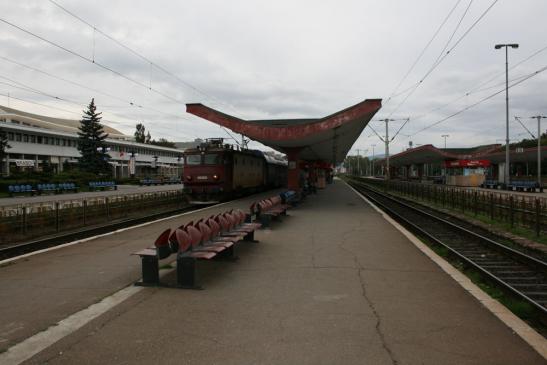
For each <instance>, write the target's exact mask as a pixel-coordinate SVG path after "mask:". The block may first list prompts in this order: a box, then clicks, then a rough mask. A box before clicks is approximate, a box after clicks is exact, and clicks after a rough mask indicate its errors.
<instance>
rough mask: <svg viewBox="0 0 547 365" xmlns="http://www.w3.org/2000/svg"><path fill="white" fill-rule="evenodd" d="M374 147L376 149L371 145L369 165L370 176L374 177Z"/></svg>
mask: <svg viewBox="0 0 547 365" xmlns="http://www.w3.org/2000/svg"><path fill="white" fill-rule="evenodd" d="M374 147H376V145H375V144H373V145H372V161H370V165H371V170H372V171H371V176H373V177H374Z"/></svg>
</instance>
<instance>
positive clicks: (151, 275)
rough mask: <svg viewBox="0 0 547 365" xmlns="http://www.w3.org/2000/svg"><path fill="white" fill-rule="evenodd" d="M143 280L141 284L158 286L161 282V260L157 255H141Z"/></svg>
mask: <svg viewBox="0 0 547 365" xmlns="http://www.w3.org/2000/svg"><path fill="white" fill-rule="evenodd" d="M141 263H142V281H141V282H138V283H135V285H139V286H157V285H159V284H160V269H159V262H158V258H157V257H156V256H141Z"/></svg>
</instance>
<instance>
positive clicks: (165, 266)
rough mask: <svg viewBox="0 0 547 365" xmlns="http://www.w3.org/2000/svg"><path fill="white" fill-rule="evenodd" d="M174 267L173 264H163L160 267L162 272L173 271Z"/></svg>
mask: <svg viewBox="0 0 547 365" xmlns="http://www.w3.org/2000/svg"><path fill="white" fill-rule="evenodd" d="M172 268H173V266H172V265H171V264H163V265H161V266H160V270H168V269H172Z"/></svg>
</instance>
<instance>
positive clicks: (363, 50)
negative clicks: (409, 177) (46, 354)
mask: <svg viewBox="0 0 547 365" xmlns="http://www.w3.org/2000/svg"><path fill="white" fill-rule="evenodd" d="M58 1H59V3H60V4H62V5H63V6H65V7H67V8H68V9H70V10H71V11H73V12H74V13H76V14H78V15H79V16H81V17H83V18H84V19H86V20H88V21H89V22H90V23H92V24H94V25H95V26H97V27H98V28H99V29H102V30H103V31H105V32H107V33H108V34H111V35H112V36H114V37H115V38H116V39H119V40H120V41H121V42H123V43H124V44H126V45H128V46H130V47H132V48H134V49H135V50H137V51H139V52H140V53H142V54H144V55H146V56H147V57H148V58H149V59H151V60H153V61H154V62H156V63H157V64H159V65H162V66H163V67H165V68H166V69H168V70H170V71H172V72H173V73H174V74H175V75H177V76H178V77H180V78H181V79H183V80H185V81H186V82H188V83H190V84H191V85H193V86H194V87H196V88H197V89H199V90H202V91H203V92H204V94H206V95H203V94H202V93H200V92H198V91H196V90H194V89H192V88H190V87H187V86H184V85H182V84H181V83H180V82H179V81H177V80H175V79H174V78H172V77H170V76H167V75H165V74H164V73H163V72H161V71H159V70H157V69H152V78H150V65H149V64H147V63H146V62H145V61H143V60H142V59H139V58H137V57H135V56H134V55H132V54H131V53H130V52H128V51H127V50H124V49H123V48H121V47H119V46H118V45H116V44H114V43H113V42H111V41H110V40H108V39H105V38H104V37H103V36H101V35H99V34H95V37H94V34H93V31H92V30H91V29H90V28H89V27H87V26H85V25H84V24H82V23H80V22H79V21H77V20H75V19H74V18H72V17H70V16H69V15H67V14H66V13H64V12H62V11H61V10H60V9H58V8H57V7H55V6H54V5H53V4H51V3H50V2H47V1H38V0H34V1H32V0H29V1H25V2H15V1H5V2H2V3H0V14H2V15H1V17H2V18H5V19H6V20H8V21H12V22H14V23H16V24H18V25H20V26H22V27H24V28H28V29H29V30H30V31H33V32H36V33H37V34H39V35H41V36H43V37H46V38H48V39H51V40H52V41H55V42H58V43H59V44H61V45H63V46H64V47H67V48H69V49H71V50H74V51H75V52H78V53H81V54H82V55H84V56H85V57H92V55H93V39H94V38H95V58H96V60H97V61H99V62H101V63H103V64H105V65H107V66H108V67H111V68H112V69H114V70H117V71H120V72H122V73H124V74H125V75H127V76H129V77H131V78H134V79H136V80H138V81H139V82H141V83H143V84H146V85H148V84H149V83H150V81H151V82H152V86H153V87H154V88H155V89H157V90H159V91H161V92H162V93H164V94H166V95H169V96H170V97H172V98H174V99H175V100H177V101H178V102H173V101H171V100H168V99H166V98H164V97H162V96H160V95H157V94H155V93H153V92H151V91H150V90H147V89H145V88H141V87H139V86H136V85H135V84H132V83H130V82H128V81H127V80H124V79H121V78H119V77H117V76H115V75H113V74H111V73H109V72H107V71H104V70H101V69H100V68H98V67H97V66H96V65H93V64H90V63H87V62H85V61H82V60H80V59H78V58H77V57H74V56H72V55H69V54H68V53H66V52H63V51H61V50H58V49H56V48H54V47H52V46H50V45H47V44H45V43H44V42H41V41H39V40H36V39H34V38H32V37H29V36H28V35H25V34H24V33H21V32H19V31H17V30H15V29H13V28H11V27H8V26H6V25H5V24H0V44H1V45H2V51H0V55H1V56H5V57H9V58H12V59H15V60H17V61H19V62H23V63H25V64H28V65H30V66H33V67H37V68H40V69H44V70H46V71H48V72H51V73H54V74H58V75H60V76H62V77H65V78H67V79H71V80H76V81H78V82H80V83H83V84H85V85H89V86H90V87H92V88H95V89H99V90H101V91H104V92H107V93H109V94H114V95H117V96H119V97H121V98H122V99H127V100H130V101H132V102H134V103H136V104H139V105H146V106H149V107H151V108H153V109H158V110H161V111H162V112H163V113H157V112H154V111H152V110H146V109H140V108H136V107H131V106H127V105H126V104H125V103H123V102H121V101H119V100H116V99H112V98H108V97H106V96H104V95H100V94H97V93H93V92H91V91H89V90H84V89H82V88H78V87H75V86H72V85H69V84H66V83H63V82H61V81H56V80H52V79H50V78H48V77H45V76H43V75H39V74H36V73H35V72H32V71H29V70H25V69H23V68H21V67H19V66H15V65H12V64H9V63H6V62H4V61H0V65H1V71H0V75H4V76H12V77H13V78H14V79H16V80H17V81H19V82H22V83H25V84H28V85H31V86H33V87H35V88H37V89H40V90H44V91H46V92H48V93H51V94H54V95H57V96H60V97H63V98H66V99H69V100H74V101H76V102H78V103H82V105H81V106H78V105H72V104H68V103H64V102H61V101H56V100H53V99H48V98H46V97H43V96H40V95H36V94H32V93H28V92H22V91H19V90H17V89H15V88H9V87H6V86H4V85H0V92H2V93H6V92H10V93H11V94H12V95H14V96H19V97H21V98H26V99H28V100H32V101H37V102H40V103H45V104H48V105H52V106H57V107H62V108H65V109H69V110H71V111H74V112H77V113H79V112H81V110H82V109H83V108H84V106H85V104H86V103H87V102H88V101H89V99H90V98H91V97H95V98H96V99H97V102H98V105H99V107H100V108H101V106H102V108H103V109H102V110H103V111H104V116H105V119H108V120H112V121H116V122H117V123H116V124H112V126H113V127H116V128H119V129H120V130H122V131H124V132H126V133H132V131H133V128H134V124H135V123H136V122H139V121H144V122H145V124H146V125H147V127H148V128H149V129H150V130H151V131H152V134H153V135H155V136H156V137H166V138H169V139H191V138H194V137H196V136H200V137H210V136H219V135H225V136H227V135H226V133H224V132H222V131H221V130H220V128H219V127H218V126H216V125H213V124H212V123H209V122H206V121H204V120H201V119H199V118H195V117H193V116H191V115H188V114H186V113H185V108H184V103H187V102H202V103H204V104H207V105H210V106H212V107H214V108H217V109H220V110H222V111H224V112H226V113H232V114H235V115H237V116H240V117H242V118H245V119H259V118H287V117H295V118H299V117H321V116H324V115H328V114H331V113H333V112H335V111H337V110H340V109H343V108H345V107H347V106H349V105H352V104H354V103H356V102H359V101H361V100H363V99H366V98H384V103H385V102H386V100H387V98H388V97H389V96H390V93H391V92H392V91H393V89H394V88H395V86H396V85H397V83H398V82H399V81H400V79H401V78H402V76H403V75H404V74H405V73H406V71H407V70H408V68H409V67H410V65H411V64H412V62H413V61H414V60H415V59H416V57H417V56H418V54H419V53H420V51H421V50H422V48H423V47H424V45H425V44H426V43H427V41H428V40H429V39H430V37H431V35H432V34H433V32H434V31H435V29H436V28H437V27H438V25H439V24H440V22H441V20H442V19H443V18H444V16H445V15H446V14H447V12H448V10H449V9H450V8H451V7H452V6H453V4H454V1H452V0H444V1H436V2H431V1H426V0H416V1H412V2H407V1H402V0H388V1H382V2H378V1H356V0H355V1H351V0H343V1H322V2H317V1H299V2H291V1H288V0H287V1H276V2H271V1H255V2H248V1H238V0H235V1H230V2H224V1H220V0H217V1H197V0H192V1H185V2H168V1H163V2H159V3H158V2H149V1H144V0H141V1H122V0H119V1H113V0H110V1H104V0H99V1H95V2H81V1H76V0H58ZM463 3H464V2H462V4H461V5H460V7H459V8H458V9H457V11H456V12H455V13H454V16H453V17H452V18H450V19H449V21H448V22H447V24H446V27H445V28H443V30H442V31H441V32H440V34H439V36H438V38H437V39H436V40H435V41H434V42H433V43H432V44H431V47H430V48H429V50H428V51H427V52H426V53H425V54H424V55H423V57H422V59H421V61H420V62H419V63H418V64H417V66H416V68H415V69H414V71H413V72H412V73H411V74H410V75H409V77H408V78H407V80H406V81H405V82H404V83H403V85H402V86H401V88H400V90H403V89H405V88H407V87H409V86H410V85H412V84H413V83H415V82H417V81H419V80H420V79H421V77H422V76H423V75H425V74H426V72H427V71H428V69H429V68H430V67H431V65H432V64H433V62H434V60H435V59H436V58H437V57H438V56H439V54H440V52H441V50H442V48H443V46H444V45H445V42H446V41H447V39H448V37H449V36H450V34H451V32H452V30H453V29H454V28H455V26H456V24H457V22H458V20H459V19H458V18H459V16H460V15H461V14H462V13H463V9H464V6H465V4H463ZM489 4H490V2H489V1H481V2H474V3H473V5H472V6H471V8H470V12H469V14H468V16H467V17H466V18H465V19H464V21H463V22H462V25H461V27H460V29H459V31H458V32H457V33H456V36H455V38H454V40H456V39H458V38H459V37H460V36H461V35H462V34H463V31H464V30H465V29H467V28H468V27H469V26H470V25H471V24H472V22H473V21H474V20H475V19H476V18H477V17H478V16H479V15H480V14H481V13H482V11H483V10H484V9H485V8H486V7H487V6H488V5H489ZM546 13H547V3H545V1H542V0H522V1H519V2H518V4H517V3H515V2H498V3H497V4H496V5H495V6H494V8H493V9H492V11H491V12H490V13H489V14H488V15H487V16H486V17H485V18H484V19H483V20H482V21H481V22H480V23H479V24H478V25H477V26H476V28H475V29H473V31H472V32H470V33H469V35H468V36H467V37H466V38H465V39H464V40H463V41H462V42H461V43H460V44H459V45H458V47H457V48H456V49H454V51H452V52H451V54H450V55H449V56H448V57H446V59H445V60H444V61H443V62H442V63H441V64H440V65H439V67H438V68H436V69H435V71H434V72H432V73H431V74H430V75H429V77H428V78H427V79H426V80H425V81H424V82H423V83H422V85H421V86H420V87H419V88H418V89H417V90H416V92H415V93H414V94H413V95H412V96H411V97H410V98H409V99H408V100H407V101H406V102H405V103H404V104H403V105H402V106H401V107H400V108H399V109H398V110H397V111H396V112H395V113H393V115H392V117H395V118H406V117H411V119H412V120H411V122H409V123H408V125H407V126H406V127H405V128H404V129H403V130H402V132H401V135H399V136H398V137H397V139H396V140H395V141H394V145H393V148H392V150H394V151H399V150H401V149H402V148H403V147H404V146H406V145H407V144H408V141H409V139H411V140H413V142H415V143H419V144H426V143H433V144H437V145H439V144H441V142H442V138H441V137H440V135H441V134H444V133H448V134H450V138H449V143H450V145H452V146H471V145H474V144H486V143H495V142H496V140H499V139H502V138H504V137H503V136H504V132H503V125H504V95H503V94H500V95H498V96H496V97H494V98H492V99H491V100H488V101H487V102H484V103H482V104H480V105H479V106H477V107H475V108H473V109H471V110H469V111H467V112H465V113H463V114H460V115H458V116H457V117H454V118H452V119H449V120H448V121H446V122H444V123H442V124H440V125H438V126H436V127H433V128H431V129H428V130H426V131H424V132H421V133H419V134H417V135H415V136H412V137H410V138H408V137H406V136H405V135H409V134H412V133H414V132H415V131H417V130H419V129H421V128H423V127H424V126H427V125H430V124H432V123H434V122H436V121H438V120H441V119H442V118H444V117H446V116H447V115H450V114H451V113H454V112H457V111H458V110H460V109H462V108H464V107H466V106H467V105H470V104H472V103H474V102H476V101H478V100H480V99H481V98H482V97H485V96H487V95H489V94H491V93H492V92H495V91H496V90H498V89H496V88H494V89H491V90H486V91H484V92H481V93H477V94H473V95H470V96H468V97H466V98H463V99H461V100H459V101H458V102H457V103H454V104H451V105H449V106H447V107H445V108H443V109H441V110H437V111H433V112H430V111H431V110H432V109H434V108H438V107H439V106H442V105H444V104H446V103H449V102H451V101H453V100H454V99H456V98H458V97H460V96H462V95H464V94H465V93H466V92H468V91H470V90H471V88H473V87H474V86H476V85H478V84H480V83H481V82H482V81H484V80H487V79H488V78H490V77H491V76H492V75H496V74H499V73H502V75H501V76H500V77H498V78H497V79H496V80H495V81H494V82H493V83H492V84H495V83H499V82H503V81H504V77H503V70H504V54H503V52H501V51H496V50H494V48H493V46H494V44H496V43H500V42H518V43H520V44H521V47H520V48H519V49H518V50H511V57H510V62H511V64H516V63H517V62H519V61H520V60H523V59H524V58H526V57H527V56H528V55H530V54H532V53H533V52H535V51H536V50H538V49H540V48H542V47H544V46H547V40H546V39H545V34H546V31H547V29H546V28H547V26H546V25H545V22H544V21H543V19H542V17H543V15H544V14H546ZM545 65H547V52H544V53H542V54H540V55H538V56H537V57H535V58H533V59H532V60H530V61H529V62H526V63H524V64H522V65H521V66H519V67H518V68H516V69H514V70H511V75H512V76H513V77H517V76H520V75H524V74H527V73H530V72H533V71H535V70H537V69H539V68H540V67H542V66H545ZM546 83H547V76H545V75H540V76H537V77H535V78H533V79H531V80H529V81H527V82H525V83H523V84H522V85H519V86H517V87H515V88H514V89H512V90H511V113H512V115H524V116H528V115H529V114H531V113H532V114H534V113H535V114H537V113H544V114H545V113H547V98H545V97H544V95H543V94H542V92H541V91H542V90H544V89H545V85H546ZM492 84H489V85H492ZM489 85H487V86H489ZM404 96H405V95H402V96H400V97H398V98H394V99H393V100H391V101H390V102H389V103H387V104H386V105H385V107H384V108H383V109H382V110H381V111H380V112H379V114H378V116H377V117H378V118H385V117H387V116H388V115H389V114H390V113H391V111H392V110H393V108H395V107H396V106H397V105H398V104H399V102H400V101H401V100H402V99H403V98H404ZM11 102H12V103H16V104H17V106H19V107H21V108H24V109H26V110H29V111H31V112H40V113H44V114H47V115H59V116H64V117H74V115H71V114H70V113H64V112H61V111H55V110H51V109H49V110H48V109H47V108H41V107H39V106H36V105H32V104H24V103H18V102H16V101H14V100H12V101H11ZM0 103H3V101H2V102H0ZM424 114H426V115H425V116H423V117H422V118H417V117H418V116H421V115H424ZM413 118H417V119H415V120H414V119H413ZM373 125H374V126H375V128H377V130H378V131H382V130H383V127H382V126H381V124H379V123H374V124H373ZM398 126H400V123H399V124H397V123H393V128H392V130H391V134H393V133H394V132H395V131H396V130H397V128H398ZM519 128H520V129H519ZM511 130H512V131H514V133H515V135H516V136H518V134H519V133H522V127H520V126H518V125H512V129H511ZM371 134H372V132H371V131H370V130H369V129H366V130H365V132H363V134H362V136H361V137H360V138H359V139H358V140H357V142H356V144H355V145H354V148H359V149H367V148H370V145H371V144H372V143H376V144H377V145H380V144H381V142H380V141H379V140H378V138H377V137H375V136H373V137H368V136H369V135H371ZM381 150H382V149H381V148H380V147H378V148H376V151H377V152H379V153H381Z"/></svg>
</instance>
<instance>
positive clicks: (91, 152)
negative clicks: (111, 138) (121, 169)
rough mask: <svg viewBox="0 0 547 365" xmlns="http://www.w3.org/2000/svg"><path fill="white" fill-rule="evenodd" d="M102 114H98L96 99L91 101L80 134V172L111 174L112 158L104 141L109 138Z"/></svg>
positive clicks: (85, 112) (81, 123) (82, 121)
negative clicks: (105, 130) (102, 120)
mask: <svg viewBox="0 0 547 365" xmlns="http://www.w3.org/2000/svg"><path fill="white" fill-rule="evenodd" d="M100 115H101V113H97V107H96V106H95V99H91V102H90V103H89V106H88V107H87V110H85V111H84V115H83V117H82V120H81V121H80V127H79V128H78V129H79V132H78V150H79V151H80V154H81V157H80V159H79V160H78V165H79V167H80V170H82V171H87V172H92V173H95V174H108V175H109V174H110V173H111V169H110V165H109V164H108V159H109V158H110V156H109V155H108V153H106V144H105V142H104V140H105V139H106V138H107V137H108V134H106V133H105V132H104V130H103V126H102V124H101V116H100Z"/></svg>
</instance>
